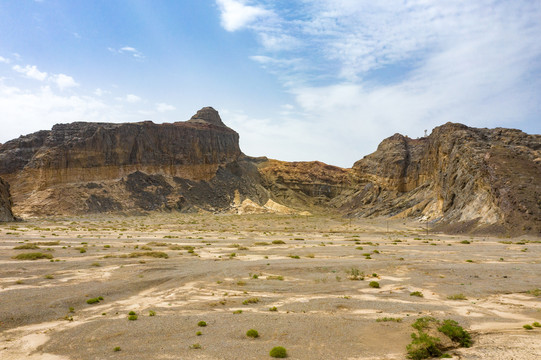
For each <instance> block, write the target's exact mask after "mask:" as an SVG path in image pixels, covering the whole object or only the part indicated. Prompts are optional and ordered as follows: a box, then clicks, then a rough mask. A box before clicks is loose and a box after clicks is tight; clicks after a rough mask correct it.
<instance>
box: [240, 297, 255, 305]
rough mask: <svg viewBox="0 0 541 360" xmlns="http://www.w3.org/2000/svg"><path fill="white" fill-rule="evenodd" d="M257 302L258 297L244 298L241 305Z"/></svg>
mask: <svg viewBox="0 0 541 360" xmlns="http://www.w3.org/2000/svg"><path fill="white" fill-rule="evenodd" d="M258 302H259V299H258V298H250V299H246V300H244V301H243V302H242V304H243V305H249V304H257V303H258Z"/></svg>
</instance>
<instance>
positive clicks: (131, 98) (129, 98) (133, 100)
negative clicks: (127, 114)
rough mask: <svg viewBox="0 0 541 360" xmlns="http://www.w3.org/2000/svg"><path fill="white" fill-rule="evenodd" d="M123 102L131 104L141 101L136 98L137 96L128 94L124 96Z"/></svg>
mask: <svg viewBox="0 0 541 360" xmlns="http://www.w3.org/2000/svg"><path fill="white" fill-rule="evenodd" d="M124 100H126V101H127V102H129V103H132V104H133V103H136V102H139V101H141V98H140V97H139V96H137V95H134V94H128V95H126V97H125V98H124Z"/></svg>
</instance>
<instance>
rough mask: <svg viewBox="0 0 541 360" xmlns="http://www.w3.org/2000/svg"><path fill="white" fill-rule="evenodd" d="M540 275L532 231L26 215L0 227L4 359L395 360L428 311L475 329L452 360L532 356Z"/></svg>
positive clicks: (270, 218) (537, 334)
mask: <svg viewBox="0 0 541 360" xmlns="http://www.w3.org/2000/svg"><path fill="white" fill-rule="evenodd" d="M17 248H19V249H17ZM28 253H37V254H41V255H36V256H43V257H44V258H42V259H37V260H28V259H24V258H21V257H30V256H31V255H21V254H28ZM17 256H19V259H17ZM540 275H541V239H539V238H531V237H522V238H514V239H507V238H495V237H470V236H449V235H442V234H428V235H427V234H426V233H425V232H424V229H423V228H422V226H421V225H420V224H418V223H415V222H407V223H404V222H402V221H391V222H388V221H386V220H380V221H378V220H353V221H349V220H344V219H340V218H333V217H320V216H286V215H243V216H237V215H183V214H152V215H149V216H138V217H128V216H126V217H124V216H119V215H117V216H97V217H85V218H48V219H30V220H27V221H25V222H20V223H14V224H13V223H12V224H1V225H0V359H6V360H8V359H45V360H47V359H51V360H64V359H66V360H67V359H145V360H146V359H270V356H269V351H270V349H271V348H273V347H274V346H283V347H285V348H286V349H287V353H288V358H290V359H310V360H315V359H366V360H368V359H374V360H375V359H389V360H390V359H405V358H406V356H407V353H406V346H407V344H409V343H410V341H411V337H410V334H411V333H412V332H413V329H412V327H411V324H412V323H413V322H414V321H415V320H416V319H418V318H419V317H423V316H432V317H434V318H437V319H440V320H443V319H453V320H456V321H457V322H458V323H459V324H460V325H462V326H463V327H464V328H465V329H467V330H468V331H470V332H471V333H472V336H473V341H474V343H473V346H472V347H470V348H460V349H456V350H450V351H448V353H449V354H450V355H451V356H452V357H453V358H455V359H502V360H503V359H515V360H521V359H538V358H541V328H537V327H533V328H532V329H531V330H528V329H525V328H524V327H523V325H526V324H533V323H534V322H541V290H539V289H540V288H541V276H540ZM371 282H377V284H378V285H379V287H371V286H370V285H369V284H370V283H371ZM373 286H375V285H373ZM412 294H413V295H412ZM89 300H90V301H89ZM87 302H90V304H89V303H87ZM130 312H133V313H135V314H136V317H137V319H136V320H129V313H130ZM133 313H132V314H133ZM132 319H134V317H133V316H132ZM200 321H204V322H206V326H205V327H201V326H198V323H199V322H200ZM249 329H256V330H257V331H258V333H259V337H258V338H250V337H247V336H246V332H247V330H249Z"/></svg>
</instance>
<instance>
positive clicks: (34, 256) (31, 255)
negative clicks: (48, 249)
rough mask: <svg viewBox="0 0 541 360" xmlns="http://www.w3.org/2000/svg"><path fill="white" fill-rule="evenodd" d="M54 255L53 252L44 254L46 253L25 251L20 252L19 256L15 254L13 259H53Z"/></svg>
mask: <svg viewBox="0 0 541 360" xmlns="http://www.w3.org/2000/svg"><path fill="white" fill-rule="evenodd" d="M52 258H53V256H52V255H51V254H44V253H40V252H37V253H23V254H19V255H17V256H14V257H13V259H16V260H38V259H52Z"/></svg>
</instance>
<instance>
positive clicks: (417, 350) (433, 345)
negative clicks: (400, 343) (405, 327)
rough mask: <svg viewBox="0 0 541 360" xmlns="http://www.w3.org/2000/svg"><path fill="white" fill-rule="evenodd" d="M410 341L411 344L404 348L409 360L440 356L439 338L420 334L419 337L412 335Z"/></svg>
mask: <svg viewBox="0 0 541 360" xmlns="http://www.w3.org/2000/svg"><path fill="white" fill-rule="evenodd" d="M411 339H412V340H411V344H409V345H408V346H407V347H406V350H407V351H408V358H409V359H413V360H421V359H427V358H431V357H437V356H440V355H441V351H440V349H439V345H440V339H439V338H437V337H433V336H430V335H428V334H426V333H424V332H420V333H419V335H417V334H415V333H412V334H411Z"/></svg>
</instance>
